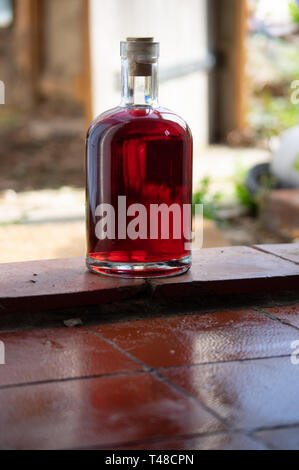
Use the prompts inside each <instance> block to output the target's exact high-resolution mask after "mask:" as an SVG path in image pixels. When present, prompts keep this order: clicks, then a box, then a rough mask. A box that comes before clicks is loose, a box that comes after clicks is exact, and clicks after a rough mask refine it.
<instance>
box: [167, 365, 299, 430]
mask: <svg viewBox="0 0 299 470" xmlns="http://www.w3.org/2000/svg"><path fill="white" fill-rule="evenodd" d="M161 374H162V375H164V376H165V377H166V378H167V379H168V380H169V381H170V382H172V383H174V384H176V385H177V386H179V387H181V388H182V389H183V390H184V391H185V392H188V393H190V394H191V395H192V396H193V397H195V398H196V399H198V401H199V402H201V403H203V404H205V405H206V406H208V407H209V408H210V409H213V410H214V411H216V412H217V413H218V415H219V416H221V417H222V418H223V419H225V420H226V422H227V423H228V424H229V425H230V426H233V427H234V429H255V428H264V427H274V426H282V425H292V424H297V423H298V422H299V406H298V392H299V366H294V365H292V364H291V361H290V358H279V359H275V358H273V359H263V360H258V361H245V362H232V363H225V364H212V365H203V366H192V367H189V368H188V367H184V368H177V369H170V370H165V371H164V372H163V371H161Z"/></svg>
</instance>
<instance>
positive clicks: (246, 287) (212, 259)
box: [151, 246, 299, 297]
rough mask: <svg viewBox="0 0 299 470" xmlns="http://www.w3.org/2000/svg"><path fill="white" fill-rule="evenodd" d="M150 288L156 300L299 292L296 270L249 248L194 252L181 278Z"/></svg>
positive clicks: (171, 279) (167, 280)
mask: <svg viewBox="0 0 299 470" xmlns="http://www.w3.org/2000/svg"><path fill="white" fill-rule="evenodd" d="M151 284H152V285H153V287H154V289H153V294H154V295H155V296H156V297H178V296H190V295H192V296H196V295H197V296H201V295H213V294H234V293H235V294H244V293H251V292H265V291H268V292H277V291H279V290H284V289H287V290H291V289H296V288H298V285H299V267H298V266H297V265H295V264H293V263H291V262H289V261H285V260H283V259H280V258H278V257H276V256H273V255H271V254H268V253H263V252H262V251H259V250H256V249H253V248H250V247H244V246H243V247H236V246H233V247H225V248H209V249H203V250H200V251H196V252H194V254H193V265H192V269H191V270H190V271H189V272H188V273H187V274H185V275H184V276H180V277H172V278H168V279H161V280H159V279H157V280H153V281H151Z"/></svg>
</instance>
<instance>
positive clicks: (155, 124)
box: [88, 106, 192, 139]
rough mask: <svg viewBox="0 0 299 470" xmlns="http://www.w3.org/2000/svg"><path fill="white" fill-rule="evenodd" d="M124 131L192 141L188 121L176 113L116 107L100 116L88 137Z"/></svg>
mask: <svg viewBox="0 0 299 470" xmlns="http://www.w3.org/2000/svg"><path fill="white" fill-rule="evenodd" d="M112 129H114V132H117V131H123V130H124V129H125V130H126V131H127V132H128V133H130V132H138V129H140V132H144V133H146V134H147V133H151V132H152V133H156V132H159V131H160V132H162V133H165V132H166V133H167V132H169V133H171V134H179V135H181V136H182V135H186V136H187V137H188V138H190V139H192V134H191V130H190V128H189V126H188V124H187V123H186V121H185V120H184V119H183V118H181V117H180V116H179V115H178V114H176V113H175V112H173V111H171V110H169V109H167V108H164V107H161V106H159V107H157V108H151V107H143V106H134V107H121V106H118V107H115V108H112V109H110V110H108V111H105V112H104V113H102V114H100V115H99V116H98V117H97V118H96V119H95V120H94V121H93V122H92V124H91V126H90V128H89V130H88V137H90V136H91V134H94V133H96V134H99V133H103V132H108V131H110V132H111V131H112Z"/></svg>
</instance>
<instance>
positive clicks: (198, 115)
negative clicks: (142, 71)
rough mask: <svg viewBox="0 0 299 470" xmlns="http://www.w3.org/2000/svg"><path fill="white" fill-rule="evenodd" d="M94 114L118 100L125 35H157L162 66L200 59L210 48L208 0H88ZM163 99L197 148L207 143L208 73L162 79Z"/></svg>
mask: <svg viewBox="0 0 299 470" xmlns="http://www.w3.org/2000/svg"><path fill="white" fill-rule="evenodd" d="M90 36H91V58H92V91H93V107H94V114H95V115H97V114H99V113H101V112H103V111H104V110H106V109H109V108H112V107H114V106H117V105H118V104H119V100H120V91H119V90H120V89H119V88H117V79H116V77H117V74H118V73H119V71H120V56H119V43H120V41H121V40H124V39H125V38H126V37H127V36H154V37H155V39H156V40H157V41H159V42H160V43H161V58H160V68H161V70H163V71H164V70H165V68H167V67H169V66H171V67H173V66H176V65H182V64H184V63H186V62H187V63H188V62H190V61H196V60H200V59H202V58H203V57H205V56H206V53H207V21H206V0H90ZM160 104H161V105H162V106H165V107H167V108H170V109H172V110H173V111H176V112H177V113H178V114H180V115H181V116H182V117H183V118H184V119H185V120H186V121H187V122H188V124H189V125H190V127H191V129H192V132H193V135H194V140H195V151H197V150H198V149H199V148H200V147H202V146H204V145H206V144H207V135H208V99H207V76H206V74H205V73H203V72H194V73H192V74H190V75H186V76H183V77H180V78H175V79H171V80H168V81H163V82H162V83H161V85H160Z"/></svg>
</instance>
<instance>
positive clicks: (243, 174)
mask: <svg viewBox="0 0 299 470" xmlns="http://www.w3.org/2000/svg"><path fill="white" fill-rule="evenodd" d="M247 175H248V170H245V169H244V168H242V167H240V166H239V167H237V170H236V174H235V176H234V177H233V184H234V190H235V197H236V199H237V200H238V202H239V204H240V205H241V206H244V207H247V208H248V209H250V210H255V209H256V206H257V202H256V199H255V198H254V197H253V196H252V195H251V194H250V192H249V191H248V189H247V186H246V179H247Z"/></svg>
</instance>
